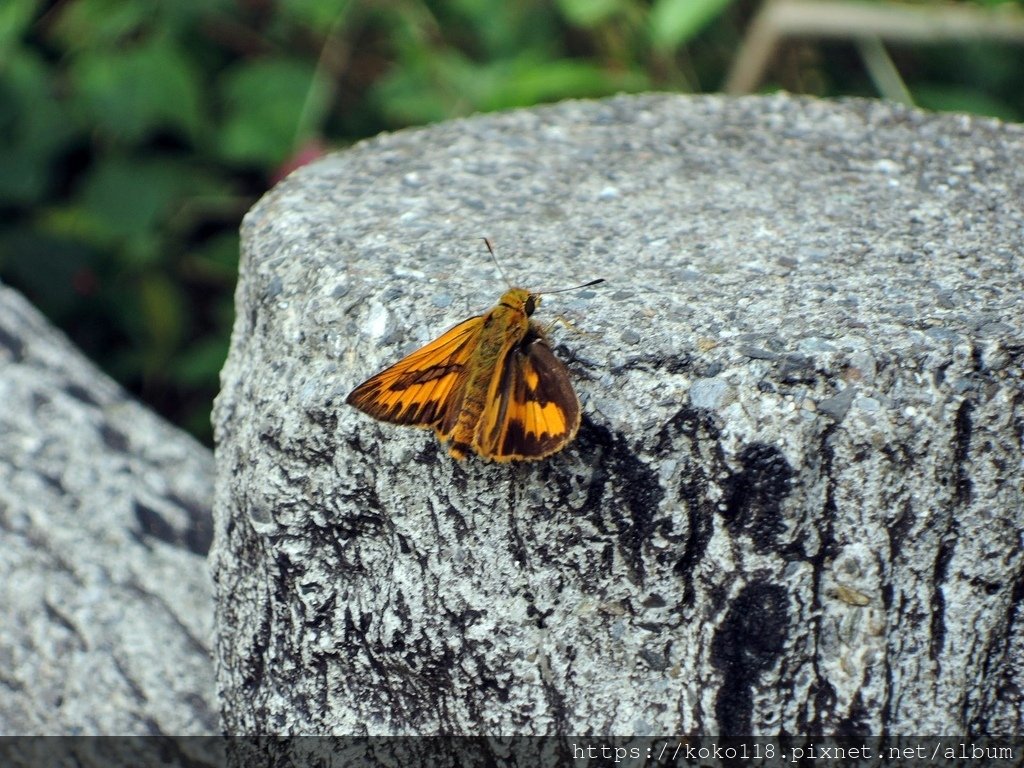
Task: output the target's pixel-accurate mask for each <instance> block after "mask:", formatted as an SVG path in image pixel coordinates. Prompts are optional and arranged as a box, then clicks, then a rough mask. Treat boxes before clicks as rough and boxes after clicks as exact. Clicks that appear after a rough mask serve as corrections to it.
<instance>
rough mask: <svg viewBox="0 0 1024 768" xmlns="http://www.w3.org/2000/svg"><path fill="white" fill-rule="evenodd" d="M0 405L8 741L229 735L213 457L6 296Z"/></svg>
mask: <svg viewBox="0 0 1024 768" xmlns="http://www.w3.org/2000/svg"><path fill="white" fill-rule="evenodd" d="M0 404H2V407H0V538H2V542H3V549H2V552H0V616H2V617H3V619H2V621H0V734H2V735H5V736H11V735H32V734H42V735H61V736H68V735H76V734H80V735H128V734H131V735H151V734H174V735H189V734H192V735H194V734H201V733H217V732H218V731H219V722H218V717H217V710H216V706H215V704H214V700H215V696H214V684H213V664H212V659H211V657H210V638H211V632H212V624H213V605H212V599H211V589H210V583H209V576H208V573H207V568H206V558H205V554H206V550H207V548H208V547H209V542H210V536H211V534H212V519H211V516H210V504H211V499H212V493H213V462H212V456H211V455H210V452H209V451H207V450H206V449H204V448H203V447H202V446H200V445H199V444H197V443H196V442H195V441H194V440H192V439H191V438H190V437H188V436H186V435H185V434H183V433H182V432H180V431H178V430H176V429H174V428H173V427H171V426H169V425H168V424H166V423H165V422H163V421H162V420H161V419H159V418H158V417H156V416H154V415H153V414H152V413H150V412H149V411H147V410H146V409H145V408H143V407H142V406H141V405H139V404H138V403H136V402H134V401H133V400H131V399H130V398H129V397H127V396H126V394H125V393H124V392H123V391H122V390H121V389H120V388H119V387H118V386H117V385H116V384H114V382H112V381H111V380H110V379H108V378H107V377H106V376H104V375H103V374H102V373H100V372H99V371H98V370H97V369H96V368H95V367H94V366H93V365H92V364H91V363H90V362H89V361H87V360H86V359H85V358H84V357H83V356H82V355H81V353H80V352H78V351H77V350H75V349H74V347H73V346H72V345H71V344H69V343H68V341H67V339H65V338H64V337H63V336H62V335H61V334H60V333H58V332H57V331H56V330H54V329H53V328H52V327H51V326H50V325H49V324H48V323H47V322H46V320H45V319H44V318H43V317H42V316H41V315H40V314H39V313H38V312H37V311H36V310H35V309H33V308H32V307H31V306H30V305H29V304H28V303H27V302H26V301H25V300H24V299H23V298H22V297H21V296H19V295H18V294H17V293H15V292H14V291H12V290H10V289H9V288H6V287H3V286H0ZM8 746H11V745H8ZM14 746H18V748H19V749H20V748H21V747H25V748H30V747H32V745H31V744H29V743H27V742H26V743H23V744H21V745H20V746H19V745H14ZM53 746H55V744H50V745H46V744H37V745H36V747H35V748H38V749H40V750H42V752H44V753H48V750H49V749H50V748H51V747H53ZM7 757H8V758H10V759H12V760H13V758H12V757H11V755H8V756H7ZM12 764H16V763H13V762H12ZM79 764H91V763H89V761H86V762H85V763H81V762H79Z"/></svg>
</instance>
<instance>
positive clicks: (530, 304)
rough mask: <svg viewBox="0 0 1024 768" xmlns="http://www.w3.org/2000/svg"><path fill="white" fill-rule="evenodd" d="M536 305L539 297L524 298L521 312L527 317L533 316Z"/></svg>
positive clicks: (538, 302)
mask: <svg viewBox="0 0 1024 768" xmlns="http://www.w3.org/2000/svg"><path fill="white" fill-rule="evenodd" d="M538 304H540V296H534V295H530V296H527V297H526V304H525V306H524V307H523V310H524V311H525V312H526V316H527V317H529V316H530V315H532V314H533V312H534V310H536V309H537V305H538Z"/></svg>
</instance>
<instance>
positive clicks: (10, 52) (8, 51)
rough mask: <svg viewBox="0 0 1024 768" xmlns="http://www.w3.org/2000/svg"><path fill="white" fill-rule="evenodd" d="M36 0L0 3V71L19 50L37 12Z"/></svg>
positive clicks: (15, 0) (5, 0) (8, 0)
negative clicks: (22, 38) (21, 41)
mask: <svg viewBox="0 0 1024 768" xmlns="http://www.w3.org/2000/svg"><path fill="white" fill-rule="evenodd" d="M37 6H38V3H37V2H36V0H4V2H3V3H0V71H2V68H3V66H4V65H5V64H6V63H7V61H8V60H9V59H11V58H12V57H13V56H14V55H16V53H18V52H19V48H20V39H21V37H22V35H24V34H25V32H26V31H28V28H29V25H30V24H31V23H32V18H33V16H34V15H35V13H36V8H37Z"/></svg>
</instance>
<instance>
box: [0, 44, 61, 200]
mask: <svg viewBox="0 0 1024 768" xmlns="http://www.w3.org/2000/svg"><path fill="white" fill-rule="evenodd" d="M52 90H53V83H52V79H51V77H50V76H49V73H48V72H47V70H46V65H45V63H44V62H42V61H40V60H39V59H38V58H37V57H36V56H35V54H34V53H32V52H30V51H28V50H19V51H18V53H17V55H16V56H13V57H12V58H11V59H10V60H9V61H8V62H7V66H6V67H4V68H2V70H0V202H6V203H15V204H20V205H25V204H29V203H33V202H36V201H37V200H39V199H41V198H42V197H43V195H45V194H46V193H47V192H48V190H49V188H50V186H51V176H52V173H53V164H54V163H55V162H56V159H57V156H58V155H59V153H60V152H62V151H63V150H64V149H65V147H66V146H67V144H68V143H69V142H70V141H71V138H72V135H73V132H74V128H75V125H74V121H73V120H72V119H71V118H70V117H69V115H68V114H67V110H66V109H65V108H64V105H63V103H62V102H60V101H58V100H57V99H56V98H55V95H54V94H53V93H52Z"/></svg>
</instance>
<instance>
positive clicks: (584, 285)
mask: <svg viewBox="0 0 1024 768" xmlns="http://www.w3.org/2000/svg"><path fill="white" fill-rule="evenodd" d="M603 282H604V278H603V277H599V278H597V280H591V281H590V282H589V283H583V285H574V286H573V287H572V288H559V289H558V290H556V291H534V293H537V294H544V295H545V296H547V295H548V294H549V293H565V292H566V291H578V290H579V289H580V288H589V287H590V286H592V285H597V284H598V283H603Z"/></svg>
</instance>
